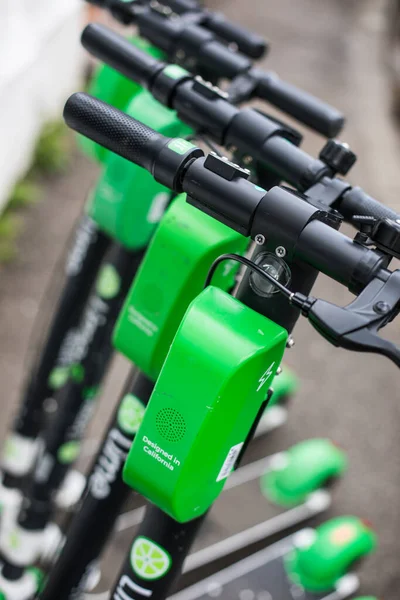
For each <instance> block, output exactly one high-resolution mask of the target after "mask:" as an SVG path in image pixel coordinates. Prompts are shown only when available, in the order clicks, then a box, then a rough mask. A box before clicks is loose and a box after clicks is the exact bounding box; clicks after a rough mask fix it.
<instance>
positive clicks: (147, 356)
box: [114, 195, 248, 381]
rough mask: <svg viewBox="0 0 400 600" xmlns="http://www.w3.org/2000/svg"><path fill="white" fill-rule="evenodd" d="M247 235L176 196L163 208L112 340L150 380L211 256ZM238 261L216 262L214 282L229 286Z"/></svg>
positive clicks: (232, 248)
mask: <svg viewBox="0 0 400 600" xmlns="http://www.w3.org/2000/svg"><path fill="white" fill-rule="evenodd" d="M247 244H248V240H247V238H244V237H243V236H242V235H240V234H239V233H236V232H234V231H233V230H232V229H230V228H229V227H226V226H225V225H223V224H221V223H218V222H217V221H215V220H214V219H212V218H211V217H209V216H208V215H205V214H204V213H202V212H200V211H199V210H197V209H196V208H194V207H193V206H190V205H189V204H187V202H186V196H184V195H182V196H179V197H178V198H177V199H176V200H174V202H173V204H172V205H171V206H170V208H169V209H168V210H167V212H166V214H165V216H164V218H163V220H162V222H161V224H160V226H159V228H158V229H157V231H156V233H155V235H154V237H153V239H152V241H151V243H150V246H149V248H148V251H147V253H146V256H145V258H144V260H143V262H142V264H141V266H140V269H139V271H138V274H137V276H136V278H135V281H134V283H133V285H132V287H131V290H130V292H129V294H128V296H127V300H126V302H125V305H124V307H123V310H122V311H121V314H120V318H119V320H118V322H117V325H116V328H115V335H114V346H115V348H116V349H117V350H119V351H120V352H122V354H124V355H125V356H126V357H127V358H129V360H131V361H132V362H133V363H134V364H135V365H136V366H137V367H138V368H139V369H140V370H141V371H142V372H144V373H145V374H146V375H147V376H148V377H150V378H151V379H153V380H154V381H155V380H156V379H157V377H158V375H159V373H160V370H161V367H162V365H163V363H164V361H165V358H166V356H167V352H168V350H169V347H170V345H171V342H172V340H173V337H174V335H175V333H176V331H177V329H178V326H179V324H180V322H181V320H182V317H183V315H184V314H185V312H186V310H187V307H188V306H189V304H190V302H191V301H192V300H193V299H194V298H195V297H196V296H197V295H198V294H199V293H200V292H201V290H202V287H203V286H204V282H205V279H206V277H207V273H208V270H209V268H210V266H211V264H212V262H213V261H214V260H215V259H216V258H217V257H218V256H220V255H221V254H224V253H226V252H236V253H240V254H242V253H243V252H244V251H245V249H246V247H247ZM237 269H238V263H232V262H230V261H229V262H226V263H222V265H221V266H220V267H219V268H218V270H217V272H216V274H215V279H214V280H213V282H214V284H215V285H217V286H218V287H222V288H223V289H225V290H229V289H230V288H232V286H233V285H234V283H235V275H236V272H237Z"/></svg>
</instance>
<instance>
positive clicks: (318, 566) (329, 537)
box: [286, 516, 377, 592]
mask: <svg viewBox="0 0 400 600" xmlns="http://www.w3.org/2000/svg"><path fill="white" fill-rule="evenodd" d="M376 545H377V539H376V535H375V533H374V532H373V531H372V529H371V528H370V527H369V525H367V524H366V523H365V522H364V521H362V520H361V519H359V518H357V517H353V516H348V517H338V518H336V519H332V520H330V521H327V522H326V523H324V524H323V525H321V526H320V527H317V529H315V530H314V532H313V533H312V535H311V536H310V537H309V539H304V541H303V543H299V544H298V545H297V547H295V549H294V550H293V551H292V552H291V553H290V554H289V555H288V556H287V559H286V568H287V571H288V574H289V576H290V578H291V579H292V580H293V581H294V582H295V583H299V584H300V585H301V586H303V587H304V588H305V589H306V590H309V591H311V592H324V591H328V590H332V589H334V588H335V584H336V583H337V581H339V579H340V578H341V577H343V575H345V574H346V573H347V571H348V569H349V568H350V567H351V565H352V564H353V563H354V562H355V561H358V560H360V559H361V558H363V557H364V556H366V555H367V554H369V553H371V552H372V551H373V550H374V549H375V548H376Z"/></svg>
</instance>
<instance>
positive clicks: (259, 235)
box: [254, 233, 265, 246]
mask: <svg viewBox="0 0 400 600" xmlns="http://www.w3.org/2000/svg"><path fill="white" fill-rule="evenodd" d="M254 241H255V243H256V244H258V245H259V246H262V245H263V244H265V236H264V235H263V234H262V233H257V235H256V237H255V238H254Z"/></svg>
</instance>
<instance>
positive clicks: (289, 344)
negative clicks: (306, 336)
mask: <svg viewBox="0 0 400 600" xmlns="http://www.w3.org/2000/svg"><path fill="white" fill-rule="evenodd" d="M293 346H294V339H293V338H292V337H290V338H289V339H288V341H287V342H286V348H293Z"/></svg>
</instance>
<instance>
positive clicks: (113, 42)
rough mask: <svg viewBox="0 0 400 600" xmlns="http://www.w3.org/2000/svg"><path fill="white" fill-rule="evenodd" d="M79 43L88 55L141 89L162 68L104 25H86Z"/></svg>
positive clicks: (158, 63) (146, 85) (160, 64)
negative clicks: (139, 85) (140, 86)
mask: <svg viewBox="0 0 400 600" xmlns="http://www.w3.org/2000/svg"><path fill="white" fill-rule="evenodd" d="M81 41H82V45H83V47H84V48H86V50H88V52H90V54H92V55H93V56H95V57H96V58H98V59H99V60H101V61H103V62H105V63H106V64H107V65H110V67H112V68H113V69H115V70H116V71H118V72H119V73H121V74H122V75H125V77H127V78H128V79H132V80H133V81H136V82H137V83H139V84H141V85H142V86H143V87H148V85H149V82H150V81H151V79H152V77H153V76H154V75H155V74H156V73H157V72H158V71H159V70H160V68H162V66H163V63H161V62H160V61H158V60H156V59H155V58H153V57H151V56H149V55H148V54H147V53H146V52H143V50H139V48H136V46H134V45H133V44H132V43H131V42H129V41H128V40H126V39H125V38H124V37H123V36H121V35H119V34H118V33H115V32H114V31H113V30H112V29H109V28H108V27H105V26H104V25H99V24H94V23H92V24H91V25H87V26H86V27H85V29H84V30H83V33H82V37H81Z"/></svg>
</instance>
